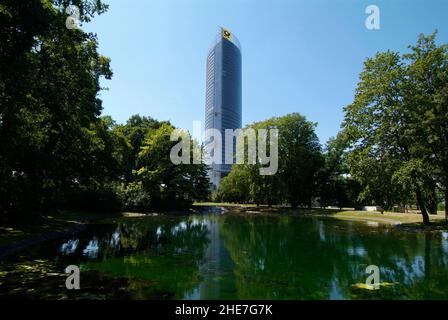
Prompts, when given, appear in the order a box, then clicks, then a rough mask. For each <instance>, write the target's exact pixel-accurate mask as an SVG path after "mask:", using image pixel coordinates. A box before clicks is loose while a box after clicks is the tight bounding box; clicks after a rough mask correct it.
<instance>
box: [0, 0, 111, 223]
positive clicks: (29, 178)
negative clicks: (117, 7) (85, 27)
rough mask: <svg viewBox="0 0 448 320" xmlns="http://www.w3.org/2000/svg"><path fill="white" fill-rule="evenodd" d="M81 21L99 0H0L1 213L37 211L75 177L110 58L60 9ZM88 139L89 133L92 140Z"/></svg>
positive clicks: (99, 6)
mask: <svg viewBox="0 0 448 320" xmlns="http://www.w3.org/2000/svg"><path fill="white" fill-rule="evenodd" d="M69 3H72V4H75V5H77V6H78V7H79V9H80V21H81V22H87V21H90V19H91V18H92V17H93V16H94V15H95V14H101V13H103V12H104V11H105V10H106V9H107V6H106V5H104V4H103V3H102V2H101V1H87V0H78V1H70V2H69V1H62V0H53V1H50V0H42V1H40V0H31V1H13V0H5V1H2V3H1V4H0V19H1V21H2V23H1V24H0V42H1V44H2V45H1V46H0V64H1V66H2V68H1V69H0V180H1V181H2V183H1V184H0V193H1V194H2V197H1V200H0V212H1V213H3V214H8V215H9V216H11V215H13V214H14V213H26V214H30V213H33V212H40V211H42V210H44V209H45V208H46V207H48V206H49V205H51V204H53V203H55V200H57V199H58V198H60V197H61V194H64V193H66V192H67V191H68V190H70V189H71V188H73V186H74V185H76V184H79V181H80V179H81V177H83V176H85V175H86V173H87V172H89V171H91V170H90V169H91V167H92V165H93V164H94V163H95V162H92V159H91V158H89V157H87V156H86V152H85V150H86V149H90V148H91V147H92V144H95V143H96V141H92V140H91V138H92V135H91V134H90V132H89V131H90V130H91V129H92V126H95V125H97V124H98V123H99V122H100V121H101V120H100V119H99V118H98V117H99V115H100V112H101V109H102V106H101V100H100V99H98V97H97V94H98V92H99V91H100V90H101V87H100V77H105V78H108V79H109V78H110V77H111V76H112V72H111V70H110V67H109V63H110V61H109V59H108V58H106V57H104V56H102V55H100V54H99V53H98V51H97V46H98V44H97V39H96V37H95V35H93V34H90V33H86V32H84V31H82V29H67V28H66V26H65V20H66V18H67V14H66V13H65V9H66V7H67V5H68V4H69ZM94 140H95V139H94Z"/></svg>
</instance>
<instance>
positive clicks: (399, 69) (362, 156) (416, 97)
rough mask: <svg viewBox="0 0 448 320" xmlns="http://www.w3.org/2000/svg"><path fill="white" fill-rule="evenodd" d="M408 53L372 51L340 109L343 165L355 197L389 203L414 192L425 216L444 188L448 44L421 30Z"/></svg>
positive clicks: (447, 174)
mask: <svg viewBox="0 0 448 320" xmlns="http://www.w3.org/2000/svg"><path fill="white" fill-rule="evenodd" d="M410 48H411V53H410V54H405V55H400V54H398V53H396V52H390V51H387V52H383V53H377V54H376V56H375V57H374V58H369V59H367V60H366V62H365V64H364V70H363V72H362V73H361V75H360V82H359V83H358V87H357V90H356V95H355V100H354V102H353V103H352V104H350V105H349V106H347V107H346V108H345V120H344V124H343V130H344V134H345V135H346V137H347V139H348V144H349V146H350V147H349V150H348V156H347V163H348V166H349V168H350V173H351V175H352V176H353V177H354V178H355V179H356V180H357V181H359V183H360V184H361V186H362V193H361V195H360V197H361V199H363V200H364V201H369V202H372V203H374V204H377V205H381V206H384V207H385V208H391V207H392V206H393V205H394V204H401V205H404V204H406V203H409V202H410V201H411V198H413V197H416V202H417V204H418V206H419V207H420V209H421V211H422V216H423V221H424V223H425V224H428V223H429V219H428V215H427V209H429V211H430V212H432V213H435V211H436V206H437V197H436V188H437V187H440V188H442V189H444V190H446V189H447V181H448V180H447V179H446V177H448V170H447V169H448V167H447V163H448V158H447V148H448V144H447V143H448V134H447V133H448V132H447V130H446V121H447V120H448V108H447V106H448V104H447V100H446V98H447V94H446V92H447V88H448V87H447V81H446V79H447V75H448V71H447V66H448V54H447V52H448V51H447V46H445V45H442V46H437V45H436V43H435V33H434V34H432V35H430V36H424V35H420V37H419V39H418V41H417V44H416V46H413V47H410Z"/></svg>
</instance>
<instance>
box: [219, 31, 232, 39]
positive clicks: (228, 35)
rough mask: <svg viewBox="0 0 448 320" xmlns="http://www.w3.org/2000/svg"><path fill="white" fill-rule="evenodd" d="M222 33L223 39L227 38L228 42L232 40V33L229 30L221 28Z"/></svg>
mask: <svg viewBox="0 0 448 320" xmlns="http://www.w3.org/2000/svg"><path fill="white" fill-rule="evenodd" d="M221 33H222V37H223V38H225V39H227V40H229V41H230V40H231V38H232V34H231V33H230V31H229V30H227V29H224V28H221Z"/></svg>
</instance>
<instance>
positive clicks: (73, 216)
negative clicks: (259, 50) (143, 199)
mask: <svg viewBox="0 0 448 320" xmlns="http://www.w3.org/2000/svg"><path fill="white" fill-rule="evenodd" d="M210 208H219V209H220V210H223V211H224V213H223V214H243V215H248V214H249V215H282V214H283V215H293V216H315V217H327V218H334V219H340V220H347V221H363V222H368V221H371V222H377V223H381V224H387V225H390V226H392V227H394V228H397V229H399V230H402V231H406V232H431V231H445V230H448V226H447V225H446V224H444V216H442V215H441V214H438V215H437V216H434V215H433V216H430V219H431V223H432V224H431V225H430V226H424V225H423V224H422V222H421V215H420V214H416V213H395V212H384V213H383V214H381V213H380V212H370V211H354V210H344V209H343V210H340V209H320V208H313V209H304V208H298V209H292V208H290V207H268V206H258V207H257V206H256V205H252V204H249V205H246V204H226V203H196V204H194V205H193V206H192V208H190V210H188V212H183V214H185V215H188V214H192V213H193V214H194V213H198V214H201V213H202V211H203V210H204V209H206V210H207V209H210ZM160 215H173V216H179V212H174V213H171V212H157V213H156V212H153V213H138V212H120V213H114V214H87V213H81V212H63V213H61V214H59V215H56V218H55V217H47V218H51V219H54V220H55V221H57V222H58V223H60V224H61V223H62V224H65V225H64V228H63V229H62V230H59V231H47V230H44V229H45V227H42V230H39V231H38V232H35V233H31V234H29V235H25V236H24V237H21V236H20V237H18V238H14V236H13V237H12V238H8V236H4V235H3V234H2V235H0V240H2V242H3V243H1V244H0V260H1V259H4V258H5V257H7V256H9V255H11V254H13V253H15V252H17V251H20V250H23V249H26V248H27V247H29V246H32V245H36V244H39V243H43V242H46V241H50V240H55V239H59V238H63V237H66V236H69V235H73V234H76V233H78V232H81V231H84V230H85V229H86V225H87V224H89V223H92V222H95V221H101V220H106V221H107V220H108V219H114V218H120V219H123V218H124V219H132V218H137V217H140V218H142V217H143V218H144V217H154V216H160ZM59 227H60V226H59ZM3 229H5V230H7V229H11V228H3ZM20 232H21V231H20Z"/></svg>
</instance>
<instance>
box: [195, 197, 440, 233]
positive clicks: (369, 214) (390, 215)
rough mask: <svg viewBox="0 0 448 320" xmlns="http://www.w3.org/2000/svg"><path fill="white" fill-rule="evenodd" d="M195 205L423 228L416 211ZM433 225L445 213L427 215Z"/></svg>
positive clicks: (438, 222)
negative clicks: (382, 211)
mask: <svg viewBox="0 0 448 320" xmlns="http://www.w3.org/2000/svg"><path fill="white" fill-rule="evenodd" d="M194 205H195V206H218V207H224V208H226V209H227V210H229V211H235V212H248V213H279V214H280V213H284V214H299V215H316V216H331V217H332V218H336V219H341V220H352V221H374V222H378V223H385V224H391V225H401V224H402V225H405V226H413V227H418V228H423V227H424V226H423V224H422V216H421V214H420V213H418V212H410V213H398V212H387V211H386V212H384V213H383V214H381V212H377V211H360V210H350V209H342V210H341V209H321V208H312V209H305V208H298V209H292V208H290V207H282V206H273V207H268V206H258V207H257V206H256V205H254V204H235V203H223V202H203V203H195V204H194ZM429 218H430V221H431V223H432V224H433V226H430V227H425V228H431V227H433V228H439V227H440V226H441V227H442V228H443V227H444V226H443V225H444V222H445V215H444V213H443V212H441V211H440V212H439V213H438V214H437V215H430V216H429Z"/></svg>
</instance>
